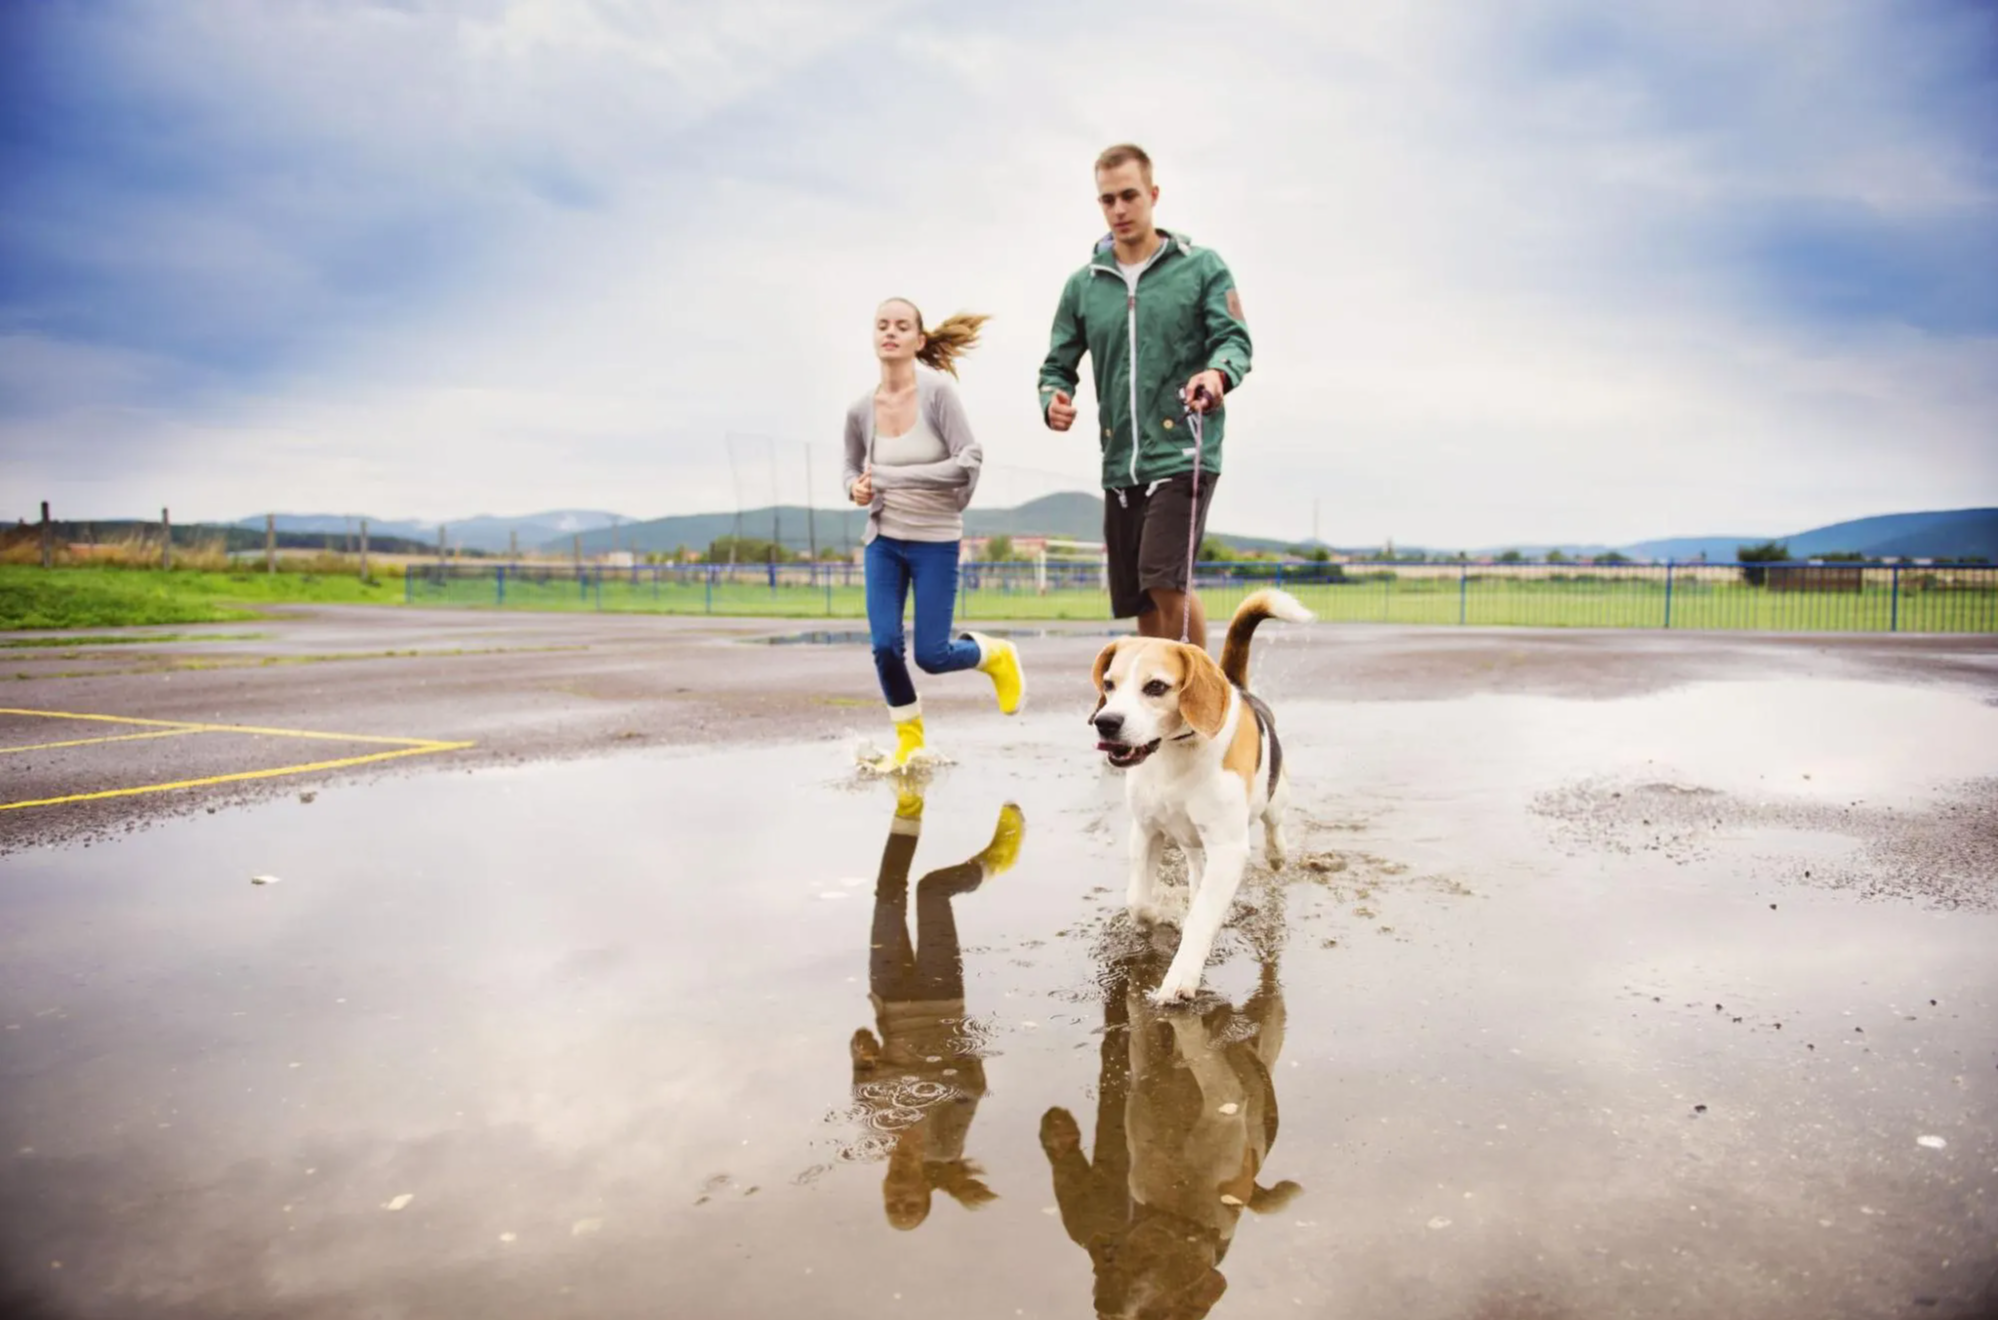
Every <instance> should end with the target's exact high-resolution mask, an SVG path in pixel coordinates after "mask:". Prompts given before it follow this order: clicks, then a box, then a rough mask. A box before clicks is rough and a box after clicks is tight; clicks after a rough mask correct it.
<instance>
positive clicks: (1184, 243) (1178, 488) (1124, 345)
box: [1041, 143, 1250, 647]
mask: <svg viewBox="0 0 1999 1320" xmlns="http://www.w3.org/2000/svg"><path fill="white" fill-rule="evenodd" d="M1096 175H1097V204H1098V205H1099V206H1100V207H1102V208H1103V213H1104V219H1105V220H1106V221H1108V222H1109V224H1110V233H1108V234H1106V235H1105V236H1104V237H1103V238H1101V239H1099V240H1098V242H1097V247H1096V252H1095V255H1093V256H1092V257H1091V259H1090V262H1089V264H1088V265H1086V266H1084V267H1083V268H1082V269H1081V270H1079V271H1077V272H1076V273H1075V274H1073V275H1071V276H1070V277H1069V281H1068V283H1067V284H1065V285H1063V286H1062V300H1061V302H1060V304H1059V305H1058V306H1057V307H1056V309H1055V324H1054V327H1053V329H1052V330H1051V331H1050V333H1049V340H1048V356H1047V358H1046V359H1044V360H1043V362H1042V364H1041V410H1042V417H1043V419H1044V420H1045V421H1046V422H1047V424H1048V426H1049V428H1050V429H1051V430H1056V431H1067V430H1068V429H1069V428H1070V426H1071V425H1073V424H1074V423H1075V420H1076V405H1075V402H1074V391H1075V388H1076V381H1077V373H1076V367H1077V364H1078V363H1079V362H1081V361H1082V357H1083V354H1084V353H1086V352H1087V353H1088V354H1089V355H1090V359H1091V366H1092V370H1093V371H1094V381H1095V385H1096V391H1097V422H1098V425H1099V427H1100V428H1101V429H1102V431H1103V435H1102V438H1101V441H1100V443H1101V444H1102V446H1103V453H1104V467H1103V485H1104V544H1105V546H1106V549H1107V551H1108V554H1109V557H1110V583H1111V615H1112V617H1114V618H1119V619H1129V618H1136V619H1137V620H1138V631H1139V632H1140V633H1141V634H1142V635H1144V636H1147V637H1167V638H1172V639H1174V640H1178V639H1179V637H1180V636H1181V633H1182V631H1183V630H1184V631H1185V633H1186V635H1187V638H1188V640H1190V641H1192V642H1193V643H1194V644H1195V645H1196V646H1201V647H1206V646H1207V644H1208V629H1207V619H1206V618H1205V617H1204V616H1203V614H1202V612H1201V603H1200V601H1199V599H1198V598H1196V596H1195V595H1194V591H1193V583H1191V582H1189V581H1188V580H1187V557H1188V546H1189V544H1190V540H1191V543H1192V544H1194V545H1199V543H1200V538H1201V536H1202V535H1203V533H1204V532H1205V531H1206V528H1207V522H1208V505H1209V503H1210V501H1211V500H1212V499H1213V497H1214V488H1215V478H1216V477H1218V476H1219V475H1220V474H1221V467H1222V423H1223V408H1222V398H1223V396H1224V395H1225V394H1227V393H1228V392H1229V391H1231V390H1233V389H1235V388H1236V387H1237V386H1238V385H1240V384H1241V383H1242V378H1243V377H1244V376H1246V375H1248V374H1249V357H1250V344H1249V328H1248V327H1247V326H1246V325H1244V324H1243V319H1242V303H1241V301H1240V299H1238V298H1237V296H1236V289H1235V278H1234V277H1233V276H1232V275H1231V274H1230V273H1229V268H1228V266H1227V265H1226V264H1225V263H1224V262H1223V261H1222V259H1221V258H1220V257H1219V256H1217V255H1216V254H1215V253H1214V252H1212V251H1211V250H1209V249H1207V248H1201V247H1195V246H1194V244H1193V243H1192V242H1191V241H1190V240H1189V239H1188V238H1187V236H1186V235H1184V234H1173V233H1169V232H1167V231H1166V230H1163V229H1159V228H1157V227H1156V226H1154V224H1153V223H1152V208H1153V205H1154V204H1155V203H1156V202H1157V201H1158V200H1159V189H1158V187H1157V186H1156V185H1155V184H1154V183H1153V182H1152V159H1151V157H1149V156H1147V155H1146V154H1145V152H1144V151H1143V150H1142V149H1140V148H1138V147H1136V146H1133V145H1131V144H1129V143H1125V144H1122V145H1119V146H1115V147H1112V148H1110V149H1109V150H1108V151H1106V152H1104V153H1103V154H1102V155H1101V156H1099V157H1097V168H1096ZM1183 400H1184V402H1183ZM1188 407H1192V408H1193V409H1194V410H1196V411H1197V412H1200V413H1201V414H1202V424H1201V465H1200V497H1199V503H1198V507H1197V505H1196V500H1195V494H1194V484H1195V482H1194V478H1195V474H1194V454H1193V440H1192V438H1191V435H1190V432H1189V431H1188V429H1187V422H1186V411H1185V410H1186V409H1187V408H1188Z"/></svg>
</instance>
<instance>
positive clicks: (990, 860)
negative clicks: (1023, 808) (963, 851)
mask: <svg viewBox="0 0 1999 1320" xmlns="http://www.w3.org/2000/svg"><path fill="white" fill-rule="evenodd" d="M1025 837H1027V817H1026V816H1023V815H1022V814H1021V812H1020V808H1019V807H1016V806H1015V805H1014V804H1013V803H1011V802H1009V803H1007V804H1006V805H1005V806H1003V807H1001V808H1000V814H999V823H998V824H997V825H995V826H993V841H992V842H991V843H989V844H987V845H986V848H985V851H984V852H982V853H980V854H979V855H978V856H977V857H976V858H974V859H973V860H975V861H977V862H978V864H979V865H980V866H983V867H984V868H985V870H986V874H987V875H999V874H1000V873H1001V872H1003V871H1008V870H1011V869H1013V864H1014V862H1016V861H1018V860H1019V858H1020V841H1021V840H1022V839H1023V838H1025Z"/></svg>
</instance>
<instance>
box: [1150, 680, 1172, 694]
mask: <svg viewBox="0 0 1999 1320" xmlns="http://www.w3.org/2000/svg"><path fill="white" fill-rule="evenodd" d="M1170 691H1172V689H1171V688H1170V687H1168V686H1167V685H1166V681H1165V680H1164V679H1158V678H1155V679H1153V680H1152V681H1151V682H1150V683H1147V684H1146V685H1145V695H1146V696H1148V697H1163V696H1165V695H1166V694H1167V693H1168V692H1170Z"/></svg>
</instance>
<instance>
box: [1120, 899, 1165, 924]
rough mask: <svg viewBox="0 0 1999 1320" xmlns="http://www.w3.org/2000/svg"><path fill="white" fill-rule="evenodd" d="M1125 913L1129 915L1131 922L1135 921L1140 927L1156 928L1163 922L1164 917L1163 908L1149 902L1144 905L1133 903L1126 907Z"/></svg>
mask: <svg viewBox="0 0 1999 1320" xmlns="http://www.w3.org/2000/svg"><path fill="white" fill-rule="evenodd" d="M1125 911H1127V912H1129V913H1131V919H1132V920H1133V921H1136V922H1137V923H1138V924H1139V925H1141V926H1156V925H1158V924H1159V923H1160V922H1161V921H1163V920H1165V917H1166V909H1165V908H1162V907H1160V906H1159V904H1157V903H1153V902H1149V901H1148V902H1144V903H1133V904H1131V905H1130V906H1129V907H1127V908H1126V909H1125Z"/></svg>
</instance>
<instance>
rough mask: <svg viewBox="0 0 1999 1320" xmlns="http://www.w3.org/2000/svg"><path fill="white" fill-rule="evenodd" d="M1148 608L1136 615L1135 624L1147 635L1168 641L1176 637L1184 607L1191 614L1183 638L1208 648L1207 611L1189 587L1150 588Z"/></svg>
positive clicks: (1177, 636) (1176, 639) (1178, 632)
mask: <svg viewBox="0 0 1999 1320" xmlns="http://www.w3.org/2000/svg"><path fill="white" fill-rule="evenodd" d="M1151 596H1152V610H1151V611H1150V612H1149V613H1146V614H1141V615H1139V616H1138V628H1139V631H1140V632H1141V633H1143V634H1144V635H1145V636H1147V637H1164V638H1166V639H1168V640H1169V641H1175V642H1177V641H1179V640H1180V623H1181V619H1182V618H1183V617H1184V616H1185V614H1186V613H1187V611H1189V610H1192V611H1193V615H1194V617H1193V618H1191V619H1188V620H1187V640H1188V641H1189V642H1191V643H1193V644H1194V645H1195V646H1198V647H1200V648H1201V649H1202V650H1204V651H1205V650H1207V649H1208V615H1207V611H1205V610H1203V609H1202V608H1201V598H1200V597H1199V596H1197V595H1195V594H1194V593H1193V592H1191V591H1168V590H1167V589H1166V588H1164V587H1154V588H1152V590H1151Z"/></svg>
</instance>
